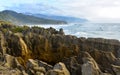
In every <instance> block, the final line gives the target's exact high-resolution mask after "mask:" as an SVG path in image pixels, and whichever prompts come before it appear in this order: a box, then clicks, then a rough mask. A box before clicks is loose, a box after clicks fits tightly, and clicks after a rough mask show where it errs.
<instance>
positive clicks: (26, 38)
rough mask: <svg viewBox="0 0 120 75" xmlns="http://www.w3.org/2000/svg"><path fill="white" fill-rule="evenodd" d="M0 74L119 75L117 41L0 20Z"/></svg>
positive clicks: (119, 51)
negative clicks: (77, 35)
mask: <svg viewBox="0 0 120 75" xmlns="http://www.w3.org/2000/svg"><path fill="white" fill-rule="evenodd" d="M0 74H3V75H9V74H11V75H120V42H119V41H118V40H108V39H102V38H87V39H86V38H82V37H81V38H77V37H76V36H72V35H65V34H64V31H63V29H60V30H59V31H57V30H55V29H54V28H51V27H50V28H47V29H44V28H41V27H27V26H23V27H22V26H15V25H11V24H6V23H3V22H2V23H1V22H0Z"/></svg>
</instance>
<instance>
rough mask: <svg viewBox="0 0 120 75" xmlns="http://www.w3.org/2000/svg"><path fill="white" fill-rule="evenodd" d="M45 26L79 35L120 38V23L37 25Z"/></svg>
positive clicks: (68, 33)
mask: <svg viewBox="0 0 120 75" xmlns="http://www.w3.org/2000/svg"><path fill="white" fill-rule="evenodd" d="M36 26H40V27H44V28H49V27H53V28H55V29H57V30H59V29H60V28H63V29H64V32H65V34H67V35H75V36H77V37H93V38H106V39H118V40H120V24H113V23H111V24H110V23H108V24H107V23H96V24H95V23H86V24H69V25H36Z"/></svg>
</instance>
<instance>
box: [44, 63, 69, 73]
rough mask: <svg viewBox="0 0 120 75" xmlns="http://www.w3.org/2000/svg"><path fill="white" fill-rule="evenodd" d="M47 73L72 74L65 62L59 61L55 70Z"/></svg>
mask: <svg viewBox="0 0 120 75" xmlns="http://www.w3.org/2000/svg"><path fill="white" fill-rule="evenodd" d="M46 75H70V73H69V71H68V70H67V68H66V66H65V64H64V63H61V62H59V63H57V64H56V65H55V66H54V68H53V70H49V71H48V72H47V73H46Z"/></svg>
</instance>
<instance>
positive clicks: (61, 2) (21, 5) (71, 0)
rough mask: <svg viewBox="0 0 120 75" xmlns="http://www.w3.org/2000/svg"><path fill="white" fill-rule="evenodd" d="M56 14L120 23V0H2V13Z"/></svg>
mask: <svg viewBox="0 0 120 75" xmlns="http://www.w3.org/2000/svg"><path fill="white" fill-rule="evenodd" d="M2 10H14V11H17V12H21V13H34V14H38V13H41V14H54V15H65V16H74V17H79V18H86V19H88V20H89V21H91V22H115V23H116V22H120V0H0V11H2Z"/></svg>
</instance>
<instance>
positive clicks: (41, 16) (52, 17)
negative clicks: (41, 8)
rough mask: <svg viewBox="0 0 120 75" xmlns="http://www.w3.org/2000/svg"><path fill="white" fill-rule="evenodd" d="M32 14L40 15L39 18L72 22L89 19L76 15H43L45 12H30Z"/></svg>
mask: <svg viewBox="0 0 120 75" xmlns="http://www.w3.org/2000/svg"><path fill="white" fill-rule="evenodd" d="M29 14H30V13H29ZM30 15H33V16H35V17H39V18H47V19H54V20H62V21H66V22H68V23H71V22H72V23H83V22H87V21H88V20H87V19H84V18H76V17H69V16H55V15H43V14H30Z"/></svg>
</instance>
